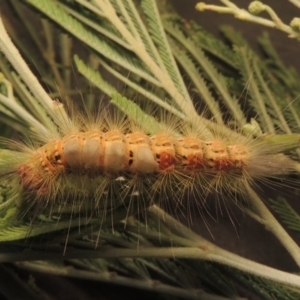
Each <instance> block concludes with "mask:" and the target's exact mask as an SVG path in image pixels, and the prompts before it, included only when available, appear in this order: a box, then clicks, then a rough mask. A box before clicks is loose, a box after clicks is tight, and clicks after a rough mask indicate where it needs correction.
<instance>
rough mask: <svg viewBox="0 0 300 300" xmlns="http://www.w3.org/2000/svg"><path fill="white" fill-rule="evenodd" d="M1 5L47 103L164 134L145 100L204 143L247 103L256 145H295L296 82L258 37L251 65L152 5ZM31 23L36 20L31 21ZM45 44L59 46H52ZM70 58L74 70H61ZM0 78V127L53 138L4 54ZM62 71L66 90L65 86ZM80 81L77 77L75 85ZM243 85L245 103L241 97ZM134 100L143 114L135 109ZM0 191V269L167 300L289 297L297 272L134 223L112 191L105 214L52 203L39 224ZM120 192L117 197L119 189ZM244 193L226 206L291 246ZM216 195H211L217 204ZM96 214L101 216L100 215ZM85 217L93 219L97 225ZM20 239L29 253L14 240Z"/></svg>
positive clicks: (236, 40) (49, 122)
mask: <svg viewBox="0 0 300 300" xmlns="http://www.w3.org/2000/svg"><path fill="white" fill-rule="evenodd" d="M8 2H9V3H11V4H12V7H13V8H14V10H15V12H16V13H17V14H18V15H19V16H20V17H19V19H20V24H21V25H22V26H23V25H24V28H25V34H28V36H29V37H30V39H32V40H33V41H34V43H33V45H35V46H36V47H34V46H31V47H32V48H30V51H29V50H28V49H27V42H25V43H24V42H23V41H20V39H19V38H18V37H17V35H15V34H14V32H13V31H11V32H10V35H11V36H12V38H13V40H14V42H15V43H16V44H17V45H18V47H19V48H20V50H21V51H22V54H23V55H24V57H25V58H26V59H27V61H31V62H34V63H36V64H37V69H38V70H39V71H41V74H42V76H43V78H42V79H40V81H41V80H43V81H44V83H46V85H47V88H46V90H47V89H51V90H54V91H55V92H57V90H59V91H60V93H61V94H60V95H59V94H58V95H57V93H53V94H52V97H53V98H56V97H61V98H62V99H63V100H66V101H69V102H70V101H71V100H70V98H73V97H76V96H77V97H78V95H79V96H80V97H81V98H82V99H83V100H82V101H84V106H85V107H86V108H87V110H88V111H89V112H93V110H94V109H95V108H96V107H97V106H98V104H99V103H98V102H97V101H98V98H99V97H98V95H97V93H98V92H99V91H98V89H99V90H100V91H101V92H103V93H105V94H106V95H107V96H108V97H109V99H110V100H111V103H113V104H114V105H115V106H117V107H118V109H120V110H121V111H122V112H123V113H124V114H125V115H126V116H128V117H129V118H130V119H131V120H134V121H135V122H136V123H137V124H140V126H147V128H144V129H145V131H146V132H148V133H151V132H159V131H163V130H164V124H163V123H162V122H159V121H157V119H155V118H154V116H153V115H149V114H147V109H145V111H144V110H143V109H142V107H143V108H144V107H145V103H143V102H146V103H147V101H149V100H150V101H152V102H153V103H154V104H155V106H154V109H153V111H156V112H157V111H158V112H159V113H160V112H162V113H163V114H164V113H165V112H167V113H168V114H169V113H171V114H174V115H175V116H176V120H177V118H178V119H182V120H184V121H185V122H189V121H190V120H200V121H201V122H202V123H203V127H206V128H205V129H206V130H207V131H208V132H210V133H211V132H213V131H214V128H216V123H217V124H218V125H221V126H220V127H221V128H223V129H224V132H225V133H227V132H231V131H230V129H229V128H227V127H226V124H227V121H228V119H233V120H234V121H235V122H236V124H235V127H234V130H235V129H237V130H238V133H236V134H237V135H238V134H240V133H239V132H241V130H242V127H243V126H244V125H245V124H246V123H247V120H248V115H247V111H245V109H244V107H245V105H244V104H245V102H247V105H249V107H250V108H251V109H253V110H255V112H256V113H257V115H258V121H259V123H260V126H261V127H262V128H263V130H264V132H265V133H267V134H274V139H272V141H271V138H270V136H269V139H268V135H266V136H263V138H265V139H266V143H267V142H270V143H273V144H278V148H277V150H278V152H283V151H284V150H290V148H295V139H296V140H297V141H298V138H297V137H295V135H292V134H291V133H292V132H293V128H296V127H297V126H299V124H300V121H299V104H298V103H297V102H296V101H293V99H295V97H297V96H298V94H299V84H298V83H299V77H298V75H297V74H296V72H295V71H294V70H292V69H288V68H286V67H285V66H284V65H283V63H282V62H281V60H280V58H279V56H278V55H277V53H276V52H275V51H274V49H273V47H272V45H271V42H270V40H269V39H268V37H266V36H263V37H261V38H259V42H260V44H261V45H262V46H263V49H264V52H265V54H266V55H267V58H266V59H262V58H261V57H260V56H259V55H258V54H256V53H255V52H254V51H253V50H252V49H251V46H250V45H249V44H248V43H247V41H246V40H245V39H244V38H243V37H242V36H241V35H239V34H238V33H237V32H236V30H234V29H230V28H223V33H224V36H225V40H226V43H225V42H224V41H222V40H221V39H218V38H216V37H214V36H212V35H211V34H208V33H207V32H206V31H205V30H204V29H203V28H201V27H200V26H199V25H197V24H196V23H194V22H191V23H188V22H186V21H185V20H183V19H182V18H181V17H180V16H178V15H176V14H174V12H173V10H171V9H170V10H169V8H168V6H164V3H163V2H160V3H159V5H160V9H161V11H164V12H166V13H165V14H164V15H161V14H160V12H159V10H158V8H157V3H156V1H154V0H142V1H131V0H125V1H120V0H110V1H96V0H95V1H93V2H90V1H80V2H79V1H55V0H23V1H19V2H16V1H13V0H10V1H8ZM21 2H22V3H24V4H25V5H26V6H28V7H27V8H26V9H28V12H30V14H32V16H34V18H35V21H34V22H36V23H37V24H41V28H42V33H41V34H39V33H37V32H36V30H35V29H34V27H33V26H32V24H31V22H29V21H28V19H26V18H24V16H22V10H23V9H24V6H23V4H21ZM97 3H98V5H97ZM32 7H33V8H34V9H35V11H38V14H36V12H34V11H33V10H32V11H31V8H32ZM171 12H172V14H171ZM40 15H42V16H43V18H46V20H44V19H43V20H40ZM8 21H9V20H8ZM9 24H10V23H9ZM8 27H9V26H8ZM56 36H57V37H56ZM42 41H43V42H45V45H46V46H45V48H46V49H44V46H43V42H42ZM228 42H229V43H230V46H228ZM56 43H57V44H59V45H63V46H59V47H58V46H54V45H56ZM74 53H76V54H75V55H74ZM57 58H58V59H57ZM7 60H8V61H9V59H8V58H7ZM73 61H74V64H75V65H76V68H77V69H72V62H73ZM0 70H1V72H2V73H3V77H1V80H0V96H1V98H0V116H1V122H3V123H5V124H6V125H7V126H8V127H10V129H11V130H15V131H17V132H19V133H21V134H23V135H25V136H26V135H28V132H29V130H30V131H31V134H34V131H35V128H37V127H38V128H39V130H40V131H42V130H45V131H46V129H45V128H50V127H51V126H52V127H54V128H56V125H55V124H54V122H53V119H52V118H49V111H48V110H47V109H48V108H47V106H45V107H43V105H41V102H40V101H39V100H40V99H37V97H36V95H35V96H33V95H32V94H31V93H30V92H29V89H28V87H27V86H26V85H24V83H23V82H22V80H23V79H24V78H22V76H21V75H20V74H15V73H14V72H12V71H11V67H10V65H9V64H8V63H7V61H6V58H5V57H2V56H1V58H0ZM71 70H72V71H73V72H74V78H75V80H71V72H70V71H71ZM45 74H47V76H46V78H45V77H44V75H45ZM79 74H81V75H83V76H84V78H81V79H80V80H78V78H79ZM112 77H113V80H112ZM240 77H242V79H241V80H240ZM79 81H80V82H79ZM115 81H117V82H115ZM74 82H75V83H74ZM91 84H92V85H93V89H92V91H91V89H90V85H91ZM10 85H11V86H12V91H10V89H9V87H10ZM124 86H125V87H124ZM245 86H246V88H247V92H249V93H248V94H247V95H246V96H245V97H243V89H244V88H245ZM187 87H188V88H187ZM9 91H10V92H9ZM33 94H34V93H33ZM194 95H197V97H199V100H200V101H201V105H202V102H204V103H205V107H206V109H207V111H208V112H207V115H209V116H211V118H210V119H205V118H204V117H199V116H198V114H197V112H196V109H195V106H197V105H194V104H193V101H192V100H191V99H193V96H194ZM65 98H66V99H65ZM136 99H137V100H139V101H137V103H142V105H141V106H139V105H138V104H136V103H134V100H136ZM197 100H198V99H197ZM195 101H196V100H195ZM223 112H225V113H223ZM50 116H51V114H50ZM287 120H289V122H287ZM202 123H201V124H202ZM197 124H199V123H197V122H196V125H197ZM194 125H195V124H194ZM11 130H8V129H7V128H6V129H5V130H4V129H3V133H2V132H1V134H2V135H7V136H8V135H9V134H10V133H11ZM220 130H221V129H220ZM1 131H2V128H1ZM278 131H281V132H284V133H287V134H288V137H290V138H291V139H289V138H286V139H284V137H283V136H277V135H276V133H278ZM231 133H232V132H231ZM175 134H177V132H176V133H175ZM232 134H233V133H232ZM283 139H284V140H283ZM258 144H259V143H258ZM296 146H297V145H296ZM7 154H8V152H5V150H4V151H1V152H0V166H2V165H3V162H5V159H6V157H7V156H6V155H7ZM10 154H12V153H10ZM292 154H293V155H294V156H296V155H295V153H292ZM8 155H9V154H8ZM282 155H283V154H282ZM11 156H12V155H11ZM4 171H6V170H0V174H1V175H2V173H4V174H5V172H4ZM8 175H9V174H8ZM272 175H273V174H271V176H272ZM120 180H122V179H120ZM0 184H1V198H0V242H1V243H0V250H1V254H0V261H1V262H13V263H14V267H15V268H23V269H25V270H27V271H28V272H43V273H47V272H48V273H52V274H54V275H59V276H68V277H74V278H81V279H86V280H94V281H99V282H107V283H113V282H114V283H115V284H120V285H127V286H131V287H134V288H136V289H141V290H144V291H152V292H154V293H157V294H160V295H164V296H166V297H167V296H169V297H173V298H175V297H178V298H179V297H182V298H187V299H199V298H201V299H229V298H230V299H237V297H238V296H239V295H240V294H242V292H241V290H240V287H239V284H242V285H244V286H245V287H246V289H247V290H248V292H249V293H252V292H254V293H256V294H258V295H259V297H262V298H264V299H297V297H299V291H298V288H299V279H298V278H297V276H296V275H293V274H289V273H284V272H281V273H280V271H278V270H275V269H272V272H270V269H268V268H267V267H266V266H264V265H258V264H255V263H254V262H251V261H249V260H245V259H243V258H241V257H238V256H235V255H234V254H231V253H228V252H227V251H225V250H223V249H221V248H218V247H217V246H215V245H213V244H211V243H209V242H207V241H206V240H205V239H203V238H202V237H201V236H198V235H196V234H194V233H192V232H191V231H190V230H189V229H187V228H185V227H184V225H182V224H179V223H178V222H177V221H176V220H175V219H172V218H171V217H170V216H168V215H167V214H164V216H163V217H162V216H161V215H160V213H159V212H157V211H156V214H153V212H152V214H151V213H149V215H148V212H147V213H146V214H145V215H143V214H142V216H141V217H139V218H140V219H138V220H136V219H134V218H133V219H132V220H131V218H132V215H134V214H136V213H137V212H142V213H143V212H144V211H145V208H146V207H148V203H147V201H145V202H146V203H143V204H140V203H135V201H134V200H133V198H134V196H132V197H131V196H130V195H129V196H128V198H129V199H128V202H127V199H126V201H124V203H122V205H120V207H119V203H118V201H117V193H118V192H119V191H112V194H113V197H112V199H110V198H109V200H110V201H111V202H114V200H115V199H116V203H117V204H118V208H120V209H118V210H114V209H115V208H116V207H113V205H111V206H112V207H113V209H112V208H111V207H109V204H111V203H105V204H102V203H101V205H102V206H101V205H100V206H99V207H97V208H96V209H95V210H98V211H97V212H94V211H92V209H91V207H88V208H87V209H85V210H83V211H84V213H82V214H79V213H77V212H78V211H79V210H80V209H82V202H80V201H78V203H72V204H70V203H68V204H65V205H64V206H63V207H59V205H58V207H50V208H49V207H48V208H49V210H48V211H47V212H48V214H46V212H44V211H43V213H41V214H38V215H36V214H34V212H33V214H32V215H31V214H29V216H27V219H24V218H22V213H24V208H23V207H22V202H21V200H20V199H19V197H20V193H19V191H14V190H12V191H11V188H10V184H12V183H7V182H6V181H4V180H3V181H1V182H0ZM123 187H125V188H124V189H125V190H126V188H127V186H126V182H125V183H124V184H123ZM205 192H206V191H205ZM218 192H219V191H218ZM246 195H247V196H249V198H250V200H251V201H253V202H250V203H249V204H247V205H245V202H246V201H245V199H242V200H239V199H238V198H236V199H235V201H236V202H237V204H238V205H240V206H243V209H244V210H245V212H246V213H247V214H249V215H250V216H251V217H253V218H254V219H255V220H257V221H258V222H260V223H262V224H263V225H264V226H266V227H267V228H268V229H270V230H271V232H272V233H274V235H275V236H276V237H277V238H278V239H279V240H280V242H281V243H282V244H283V245H284V246H285V247H286V244H285V240H286V239H285V238H287V239H288V242H289V243H290V244H292V245H294V244H293V241H290V240H289V239H290V236H289V235H285V236H280V234H278V231H280V232H282V230H283V229H282V227H279V229H278V227H276V226H277V225H276V224H277V223H276V224H275V225H276V226H273V227H272V226H271V225H274V222H275V221H276V220H275V219H272V215H271V216H270V215H268V213H269V212H268V211H267V213H266V211H265V207H264V204H263V202H261V199H259V198H258V196H257V195H256V194H255V193H254V192H249V190H247V189H246V188H245V192H243V196H245V198H246ZM151 196H152V195H151ZM196 196H197V195H196ZM218 196H219V195H218ZM227 196H228V195H226V196H224V195H221V196H220V197H222V200H223V198H224V199H226V200H227V198H226V197H227ZM152 197H153V196H152ZM151 199H152V198H151ZM106 200H107V199H106ZM143 200H144V199H143ZM255 201H256V202H255ZM259 201H260V202H259ZM20 203H21V204H20ZM114 203H115V202H114ZM257 203H259V204H257ZM270 203H271V206H272V208H273V209H274V210H275V212H276V213H278V215H279V216H280V217H281V219H282V223H283V224H284V225H286V227H288V228H290V229H292V230H295V231H300V225H299V224H300V221H299V220H300V217H299V214H298V213H297V212H296V211H295V210H294V209H293V208H292V207H291V206H290V205H289V204H288V202H287V201H286V200H285V199H284V198H280V197H279V198H278V199H277V200H276V201H275V200H270ZM106 205H107V207H106ZM45 206H47V204H45ZM87 206H88V205H87ZM133 206H134V207H133ZM249 207H250V208H251V209H249ZM101 209H104V210H105V209H106V210H107V212H105V213H102V214H99V211H101ZM205 209H206V208H205ZM226 209H227V208H226ZM149 210H150V209H149ZM93 213H95V215H97V213H98V215H97V217H94V215H93ZM266 215H268V218H269V219H268V218H267V217H266ZM31 216H33V219H30V217H31ZM99 216H100V217H99ZM124 219H125V220H126V221H122V220H124ZM269 220H271V222H269V223H268V221H269ZM274 220H275V221H274ZM125 223H126V224H127V225H126V226H125ZM270 224H271V225H270ZM112 227H113V230H112ZM274 228H275V229H274ZM276 230H277V231H276ZM66 236H67V238H66ZM24 240H27V241H28V243H30V247H28V245H26V244H25V245H24V244H23V242H24ZM45 240H47V244H45V242H44V241H45ZM48 247H49V248H48ZM69 247H70V249H71V250H70V252H69ZM28 248H30V249H28ZM95 248H96V249H95ZM287 248H288V251H289V253H290V254H291V256H292V257H293V258H295V257H297V254H298V252H297V253H296V254H294V253H293V251H292V250H294V249H295V248H296V246H295V248H289V247H287ZM291 249H292V250H291ZM24 250H27V251H29V254H30V255H32V256H31V258H29V259H32V258H33V259H39V260H43V262H42V263H41V262H24V263H20V262H19V261H22V260H24V259H27V258H28V256H26V251H25V252H24ZM48 250H49V251H48ZM63 251H65V252H64V254H65V256H64V257H63V256H62V252H63ZM174 253H176V254H174ZM27 254H28V253H27ZM293 255H294V256H293ZM51 260H52V261H51ZM54 260H55V262H54ZM295 261H296V259H295ZM216 262H217V263H216ZM228 266H230V267H228ZM241 269H242V270H244V271H243V272H242V271H240V270H241ZM289 276H291V277H289ZM113 279H115V280H113ZM237 283H238V284H237ZM291 286H294V287H295V286H296V287H298V288H292V287H291ZM199 287H200V288H199ZM0 289H1V287H0ZM0 292H1V290H0ZM227 297H228V298H227ZM175 299H176V298H175Z"/></svg>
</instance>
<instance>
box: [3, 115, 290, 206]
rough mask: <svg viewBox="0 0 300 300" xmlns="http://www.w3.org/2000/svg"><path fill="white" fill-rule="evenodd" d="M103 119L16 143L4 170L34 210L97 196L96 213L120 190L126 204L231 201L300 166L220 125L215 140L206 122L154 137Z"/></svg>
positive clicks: (128, 124) (173, 128) (94, 199)
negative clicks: (218, 195) (189, 198)
mask: <svg viewBox="0 0 300 300" xmlns="http://www.w3.org/2000/svg"><path fill="white" fill-rule="evenodd" d="M103 115H104V117H103V116H100V117H102V120H100V122H94V123H95V124H98V125H86V124H88V123H89V121H87V120H83V121H81V122H79V124H77V125H75V126H72V128H71V129H70V128H69V125H68V124H67V123H66V124H65V127H66V128H67V129H63V130H61V132H60V133H59V136H56V137H55V138H52V139H50V141H47V142H46V143H44V144H43V145H39V146H38V147H33V148H32V147H28V146H25V145H19V146H18V148H19V149H20V151H19V152H17V151H16V152H15V158H14V162H13V163H12V164H11V166H10V167H6V169H5V172H6V173H10V174H11V176H12V177H14V178H17V180H18V181H19V184H20V187H21V189H22V190H23V192H25V194H26V195H27V197H28V198H29V200H30V201H31V203H30V205H29V206H30V207H32V206H37V207H38V208H39V210H40V209H44V208H45V207H50V208H51V209H52V208H53V207H54V206H55V204H56V203H57V202H59V203H61V202H65V203H66V202H68V201H69V202H70V201H71V202H72V201H73V202H74V203H77V204H82V203H84V202H85V201H86V200H87V199H92V203H93V204H92V206H94V209H95V210H97V209H100V208H102V209H107V205H108V203H107V202H109V204H110V207H113V206H115V203H114V204H112V203H111V202H112V198H113V197H114V195H115V193H117V194H118V195H117V196H118V198H119V199H121V200H120V202H121V203H123V202H125V200H124V199H125V198H126V197H129V198H132V197H133V195H138V196H139V197H140V199H144V198H147V199H150V201H149V202H148V205H149V204H151V203H153V202H164V203H161V204H162V205H165V206H178V205H181V204H182V203H183V200H182V199H183V198H184V196H185V195H189V194H192V195H194V197H195V198H196V199H195V201H197V206H199V207H201V206H202V205H204V204H205V199H206V197H207V195H208V194H209V193H212V192H215V191H220V190H222V191H223V192H224V193H225V194H226V195H227V196H228V197H230V195H231V194H233V193H234V194H235V193H236V192H240V193H242V191H243V185H244V184H245V181H247V182H248V183H252V182H253V181H255V180H262V179H263V178H270V177H273V178H274V177H277V176H278V175H284V174H288V173H289V172H291V171H293V170H294V169H295V168H296V162H295V161H293V160H291V159H290V158H288V157H287V156H285V155H283V154H281V153H276V152H280V151H279V150H278V149H277V147H278V146H271V145H270V144H269V143H266V142H264V140H263V139H253V138H252V137H247V136H243V135H241V134H237V133H236V132H232V131H231V130H229V129H228V130H225V134H224V129H223V133H222V134H220V133H218V128H217V129H215V132H214V135H215V138H214V139H208V138H206V137H205V134H204V133H203V132H202V130H201V123H199V122H198V123H197V126H188V125H186V124H181V123H180V122H176V125H175V126H174V124H173V125H170V126H169V127H170V128H169V129H165V131H161V132H156V133H154V134H149V133H148V132H146V131H145V130H143V129H142V128H141V127H139V126H138V125H136V124H134V123H133V122H128V121H124V120H123V121H121V122H115V123H116V124H113V123H114V122H113V121H112V120H111V119H112V116H109V115H108V114H103ZM100 117H99V118H100ZM173 123H174V122H173ZM40 140H43V137H40ZM4 164H5V165H6V166H7V162H4ZM122 180H123V181H124V180H125V181H126V184H124V183H122ZM59 199H63V200H59ZM108 199H109V201H108ZM157 199H158V200H157ZM138 201H139V200H138ZM119 204H120V203H119ZM184 205H189V203H187V204H184ZM100 210H101V209H100Z"/></svg>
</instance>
